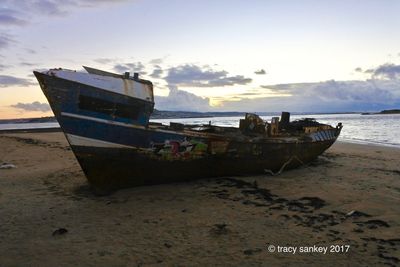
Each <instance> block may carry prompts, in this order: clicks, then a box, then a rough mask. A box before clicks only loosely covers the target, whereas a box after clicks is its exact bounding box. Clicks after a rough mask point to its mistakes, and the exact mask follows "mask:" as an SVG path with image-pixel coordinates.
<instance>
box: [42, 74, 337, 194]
mask: <svg viewBox="0 0 400 267" xmlns="http://www.w3.org/2000/svg"><path fill="white" fill-rule="evenodd" d="M85 69H86V71H87V72H77V71H71V70H66V69H50V70H48V71H44V72H36V71H35V72H34V74H35V76H36V78H37V80H38V81H39V84H40V86H41V88H42V90H43V92H44V94H45V95H46V97H47V99H48V101H49V103H50V106H51V108H52V110H53V112H54V114H55V116H56V118H57V120H58V122H59V124H60V126H61V128H62V130H63V132H64V133H65V136H66V138H67V140H68V142H69V144H70V146H71V148H72V151H73V152H74V154H75V156H76V158H77V159H78V161H79V164H80V166H81V167H82V170H83V171H84V173H85V175H86V177H87V179H88V181H89V183H90V184H91V185H92V186H93V187H94V188H95V189H96V190H97V191H98V192H109V191H112V190H115V189H118V188H123V187H129V186H140V185H149V184H158V183H168V182H176V181H185V180H191V179H195V178H203V177H217V176H228V175H245V174H257V173H264V172H265V171H267V172H271V173H274V172H280V171H282V170H283V169H284V168H293V167H296V166H299V165H301V164H305V163H308V162H310V161H312V160H314V159H315V158H317V157H318V155H320V154H321V153H323V152H324V151H325V150H326V149H327V148H329V147H330V146H331V145H332V144H333V143H334V142H335V140H336V139H337V137H338V136H339V134H340V131H341V128H342V125H341V123H339V124H338V126H336V127H332V126H330V125H326V124H321V123H318V122H316V121H315V120H314V119H303V120H297V121H292V122H290V114H289V113H288V112H283V113H282V116H281V118H279V117H273V118H272V120H271V122H265V121H263V120H262V119H261V118H260V117H258V116H257V115H255V114H250V113H247V114H246V116H245V118H244V119H242V120H240V126H239V128H234V127H219V126H214V125H183V124H180V123H170V125H163V124H160V123H152V122H149V118H150V115H151V113H152V111H153V108H154V97H153V85H152V83H151V82H150V81H147V80H143V79H140V78H139V76H138V74H136V73H135V75H134V76H133V77H131V76H130V75H129V73H125V74H123V75H118V74H114V73H109V72H104V71H101V70H97V69H93V68H88V67H85Z"/></svg>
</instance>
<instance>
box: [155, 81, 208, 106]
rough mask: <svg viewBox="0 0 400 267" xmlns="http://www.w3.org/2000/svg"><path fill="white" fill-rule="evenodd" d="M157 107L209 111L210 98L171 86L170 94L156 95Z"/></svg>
mask: <svg viewBox="0 0 400 267" xmlns="http://www.w3.org/2000/svg"><path fill="white" fill-rule="evenodd" d="M155 98H156V99H155V102H156V108H157V109H160V110H173V111H208V110H209V109H210V99H208V98H203V97H200V96H197V95H195V94H192V93H189V92H186V91H183V90H179V89H177V88H176V87H174V86H170V87H169V95H168V96H155Z"/></svg>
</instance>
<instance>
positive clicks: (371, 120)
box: [152, 114, 400, 148]
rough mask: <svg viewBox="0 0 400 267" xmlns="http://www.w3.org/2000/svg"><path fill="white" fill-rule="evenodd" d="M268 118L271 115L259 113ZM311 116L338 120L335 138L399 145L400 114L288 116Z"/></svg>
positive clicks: (231, 122)
mask: <svg viewBox="0 0 400 267" xmlns="http://www.w3.org/2000/svg"><path fill="white" fill-rule="evenodd" d="M261 118H263V119H264V120H268V121H271V116H261ZM301 118H314V119H316V120H317V121H318V122H321V123H326V124H330V125H332V126H333V127H335V126H336V125H337V124H338V123H339V122H341V123H342V124H343V129H342V132H341V134H340V136H339V140H341V141H345V142H352V143H367V144H376V145H387V146H396V147H399V148H400V114H387V115H361V114H317V115H316V114H306V115H291V117H290V120H291V121H292V120H296V119H301ZM239 119H242V117H212V118H197V119H195V118H190V119H189V118H188V119H158V120H152V121H155V122H161V123H164V124H168V123H169V122H170V121H171V122H180V123H185V124H208V123H210V122H211V124H212V125H219V126H231V127H239Z"/></svg>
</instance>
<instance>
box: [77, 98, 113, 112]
mask: <svg viewBox="0 0 400 267" xmlns="http://www.w3.org/2000/svg"><path fill="white" fill-rule="evenodd" d="M79 108H80V109H85V110H89V111H94V112H99V113H103V114H107V115H112V114H113V113H114V103H113V102H110V101H107V100H103V99H100V98H94V97H90V96H85V95H80V96H79Z"/></svg>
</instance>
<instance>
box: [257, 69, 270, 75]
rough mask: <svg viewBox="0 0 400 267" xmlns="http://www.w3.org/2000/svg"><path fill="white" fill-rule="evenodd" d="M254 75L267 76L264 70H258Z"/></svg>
mask: <svg viewBox="0 0 400 267" xmlns="http://www.w3.org/2000/svg"><path fill="white" fill-rule="evenodd" d="M254 73H255V74H257V75H265V74H267V72H266V71H265V70H264V69H260V70H256V71H255V72H254Z"/></svg>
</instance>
